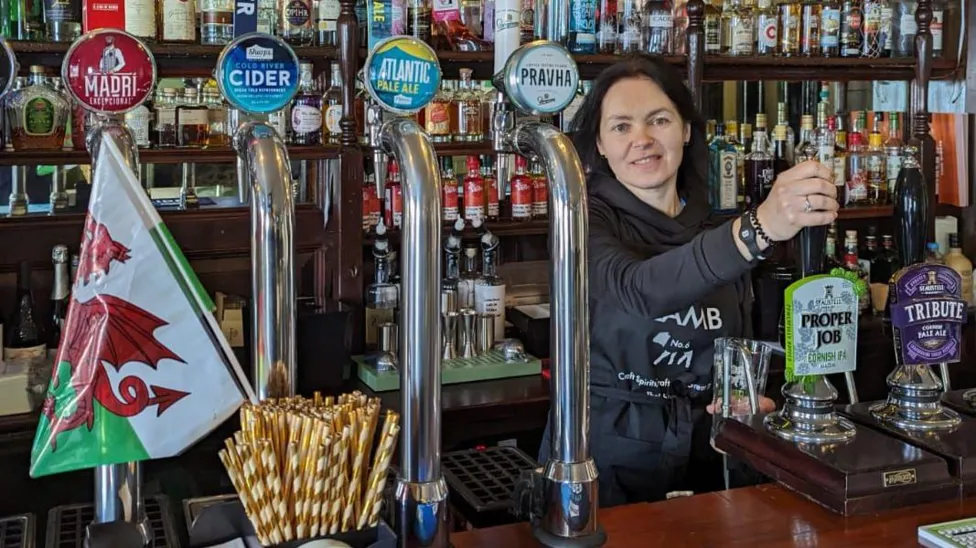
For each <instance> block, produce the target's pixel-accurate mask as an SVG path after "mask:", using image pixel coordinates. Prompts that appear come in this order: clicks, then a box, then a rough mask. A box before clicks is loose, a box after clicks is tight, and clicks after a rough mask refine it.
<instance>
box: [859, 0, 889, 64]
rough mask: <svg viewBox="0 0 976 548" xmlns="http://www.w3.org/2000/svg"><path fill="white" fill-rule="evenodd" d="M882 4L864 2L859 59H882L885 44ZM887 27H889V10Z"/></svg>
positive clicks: (868, 0) (870, 0)
mask: <svg viewBox="0 0 976 548" xmlns="http://www.w3.org/2000/svg"><path fill="white" fill-rule="evenodd" d="M884 8H885V5H884V3H883V2H875V1H872V0H867V1H866V2H864V39H863V44H862V46H861V57H868V58H876V57H882V52H883V51H884V42H885V39H886V38H885V29H884ZM888 11H889V15H888V26H889V29H890V26H891V15H890V11H891V10H890V8H889V10H888Z"/></svg>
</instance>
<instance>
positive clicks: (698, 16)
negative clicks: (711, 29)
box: [687, 0, 705, 112]
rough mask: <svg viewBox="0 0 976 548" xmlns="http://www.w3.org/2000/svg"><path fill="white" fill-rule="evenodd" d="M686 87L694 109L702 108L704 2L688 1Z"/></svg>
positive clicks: (701, 0) (699, 109)
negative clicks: (689, 92)
mask: <svg viewBox="0 0 976 548" xmlns="http://www.w3.org/2000/svg"><path fill="white" fill-rule="evenodd" d="M687 9H688V48H687V51H688V87H689V88H690V89H691V95H692V97H694V99H695V108H696V109H698V111H699V112H701V108H702V76H703V74H704V71H705V26H704V21H705V2H704V0H688V8H687Z"/></svg>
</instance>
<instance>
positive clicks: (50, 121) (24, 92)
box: [4, 65, 69, 150]
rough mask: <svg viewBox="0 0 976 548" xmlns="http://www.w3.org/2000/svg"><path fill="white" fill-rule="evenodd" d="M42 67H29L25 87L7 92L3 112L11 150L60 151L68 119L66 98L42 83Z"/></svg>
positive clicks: (43, 72)
mask: <svg viewBox="0 0 976 548" xmlns="http://www.w3.org/2000/svg"><path fill="white" fill-rule="evenodd" d="M44 74H45V69H44V67H42V66H38V65H32V66H31V67H30V79H29V80H28V84H27V85H26V86H25V87H22V88H20V89H17V90H15V91H12V92H10V94H9V95H8V96H7V98H6V100H5V101H4V105H5V108H4V111H5V114H6V118H7V120H8V121H9V123H10V133H11V138H10V142H11V144H12V145H13V149H14V150H61V148H62V147H63V146H64V134H65V129H66V127H67V121H68V111H69V106H68V100H67V99H66V98H65V97H64V95H63V94H61V93H58V92H57V91H56V90H55V89H54V88H53V87H52V86H51V85H49V84H48V83H47V82H46V78H45V76H44Z"/></svg>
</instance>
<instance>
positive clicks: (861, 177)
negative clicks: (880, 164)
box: [847, 131, 868, 206]
mask: <svg viewBox="0 0 976 548" xmlns="http://www.w3.org/2000/svg"><path fill="white" fill-rule="evenodd" d="M849 140H850V142H849V143H848V150H847V204H848V205H852V206H859V205H866V204H867V203H868V166H867V154H866V152H867V150H866V149H865V147H864V145H863V143H862V142H861V134H860V133H858V132H856V131H855V132H853V133H851V135H850V137H849Z"/></svg>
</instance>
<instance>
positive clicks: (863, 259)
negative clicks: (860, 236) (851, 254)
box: [858, 227, 880, 280]
mask: <svg viewBox="0 0 976 548" xmlns="http://www.w3.org/2000/svg"><path fill="white" fill-rule="evenodd" d="M868 230H869V233H868V235H867V236H865V237H864V249H862V250H861V254H860V256H859V257H858V261H859V263H860V265H861V268H862V269H864V270H866V271H867V273H868V280H872V279H873V276H874V275H875V274H876V272H875V271H874V266H875V264H876V263H877V262H878V257H879V256H880V253H879V251H878V237H877V236H875V235H874V227H870V228H869V229H868Z"/></svg>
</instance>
